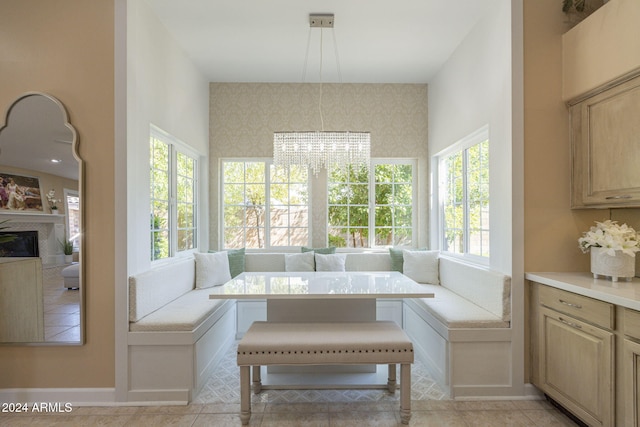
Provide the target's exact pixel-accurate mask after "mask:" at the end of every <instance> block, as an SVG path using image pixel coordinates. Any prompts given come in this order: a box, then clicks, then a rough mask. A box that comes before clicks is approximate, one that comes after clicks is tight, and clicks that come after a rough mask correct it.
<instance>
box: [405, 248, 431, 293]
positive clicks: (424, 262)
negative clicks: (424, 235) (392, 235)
mask: <svg viewBox="0 0 640 427" xmlns="http://www.w3.org/2000/svg"><path fill="white" fill-rule="evenodd" d="M402 257H403V258H404V266H403V271H404V274H405V276H407V277H409V278H410V279H412V280H415V281H416V282H418V283H430V284H432V285H439V284H440V279H439V278H438V251H409V250H406V249H405V250H403V251H402Z"/></svg>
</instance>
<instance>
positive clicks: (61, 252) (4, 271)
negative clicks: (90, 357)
mask: <svg viewBox="0 0 640 427" xmlns="http://www.w3.org/2000/svg"><path fill="white" fill-rule="evenodd" d="M78 142H79V141H78V135H77V133H76V130H75V129H74V127H73V126H72V125H71V123H69V118H68V114H67V111H66V109H65V107H64V105H63V104H62V103H61V102H60V101H59V100H58V99H56V98H54V97H53V96H51V95H48V94H45V93H38V92H29V93H25V94H23V95H21V96H20V97H19V98H18V99H17V100H16V101H15V102H13V103H12V104H11V105H10V106H9V107H8V109H7V112H6V115H5V117H4V124H2V127H0V343H1V344H12V345H25V344H28V345H34V344H38V345H81V344H83V343H84V340H85V337H84V290H83V288H84V286H85V283H84V280H83V277H84V276H83V268H82V267H83V266H82V261H83V256H82V254H83V248H84V242H83V209H82V201H83V188H84V183H83V165H82V160H81V159H80V157H79V156H78Z"/></svg>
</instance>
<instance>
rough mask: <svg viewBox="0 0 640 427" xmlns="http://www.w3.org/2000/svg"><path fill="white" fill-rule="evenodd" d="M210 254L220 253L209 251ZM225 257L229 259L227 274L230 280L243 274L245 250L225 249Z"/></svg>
mask: <svg viewBox="0 0 640 427" xmlns="http://www.w3.org/2000/svg"><path fill="white" fill-rule="evenodd" d="M209 252H211V253H215V252H222V251H209ZM226 252H227V257H228V258H229V273H230V274H231V278H234V277H236V276H237V275H238V274H240V273H244V252H245V248H241V249H226Z"/></svg>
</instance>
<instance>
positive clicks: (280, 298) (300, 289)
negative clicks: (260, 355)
mask: <svg viewBox="0 0 640 427" xmlns="http://www.w3.org/2000/svg"><path fill="white" fill-rule="evenodd" d="M433 296H434V295H433V293H432V292H431V291H429V290H428V289H427V288H426V287H425V286H423V285H420V284H418V283H416V282H415V281H413V280H411V279H410V278H408V277H407V276H405V275H404V274H402V273H400V272H397V271H346V272H344V271H343V272H338V271H315V272H245V273H242V274H240V275H238V276H236V277H235V278H233V279H231V280H230V281H228V282H227V283H225V284H224V285H222V286H218V287H214V288H212V289H211V293H210V295H209V298H211V299H265V300H266V301H267V321H306V322H309V321H372V320H376V312H375V306H376V299H380V298H382V299H397V298H432V297H433Z"/></svg>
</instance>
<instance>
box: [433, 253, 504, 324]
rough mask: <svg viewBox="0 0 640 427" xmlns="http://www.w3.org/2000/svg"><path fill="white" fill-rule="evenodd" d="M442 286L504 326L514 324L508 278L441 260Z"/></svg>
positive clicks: (494, 272) (459, 263)
mask: <svg viewBox="0 0 640 427" xmlns="http://www.w3.org/2000/svg"><path fill="white" fill-rule="evenodd" d="M440 284H441V285H442V286H443V287H445V288H447V289H450V290H452V291H453V292H455V293H456V294H458V295H460V296H462V297H464V298H466V299H467V300H469V301H471V302H472V303H474V304H476V305H478V306H480V307H482V308H484V309H485V310H487V311H489V312H491V313H493V314H494V315H495V316H497V317H498V318H499V319H501V320H503V321H505V322H509V321H511V278H510V277H509V276H507V275H505V274H502V273H499V272H496V271H493V270H489V269H484V268H482V267H478V266H473V265H468V264H465V263H463V262H461V261H454V260H451V259H448V258H445V257H441V258H440ZM452 310H453V307H452Z"/></svg>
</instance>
